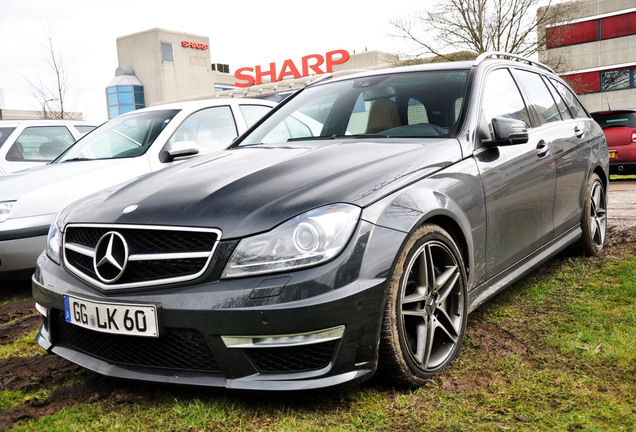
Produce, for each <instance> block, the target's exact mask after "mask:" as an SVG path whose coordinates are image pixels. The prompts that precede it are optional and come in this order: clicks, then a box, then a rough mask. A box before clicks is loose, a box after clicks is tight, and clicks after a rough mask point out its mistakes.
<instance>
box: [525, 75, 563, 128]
mask: <svg viewBox="0 0 636 432" xmlns="http://www.w3.org/2000/svg"><path fill="white" fill-rule="evenodd" d="M515 76H517V78H518V79H519V80H520V82H521V85H522V86H523V88H524V89H525V91H526V94H527V96H528V99H529V103H530V105H531V106H532V107H533V108H534V110H535V112H536V113H537V114H538V115H539V121H541V124H546V123H550V122H554V121H559V120H561V115H560V114H559V109H558V108H557V106H556V103H555V102H554V99H552V95H551V94H550V90H548V88H547V87H546V85H545V83H544V82H543V80H542V79H541V75H539V74H537V73H534V72H528V71H525V70H516V71H515Z"/></svg>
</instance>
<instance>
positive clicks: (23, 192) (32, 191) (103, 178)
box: [0, 157, 150, 219]
mask: <svg viewBox="0 0 636 432" xmlns="http://www.w3.org/2000/svg"><path fill="white" fill-rule="evenodd" d="M149 171H150V165H149V163H148V161H147V158H145V157H143V158H131V159H109V160H95V161H80V162H68V163H63V164H52V165H43V166H40V167H36V168H31V169H28V170H24V171H20V172H17V173H13V174H8V175H5V176H2V177H0V201H16V204H15V207H14V208H13V210H12V211H11V214H10V217H11V218H12V219H13V218H20V217H29V216H38V215H44V214H52V213H58V212H59V211H60V210H62V209H63V208H64V207H66V206H67V205H68V204H70V203H71V202H73V201H75V200H77V199H79V198H82V197H85V196H87V195H90V194H93V193H95V192H97V191H99V190H102V189H104V188H107V187H110V186H114V185H117V184H120V183H122V182H125V181H129V180H131V179H134V178H137V177H139V176H140V175H143V174H146V173H148V172H149Z"/></svg>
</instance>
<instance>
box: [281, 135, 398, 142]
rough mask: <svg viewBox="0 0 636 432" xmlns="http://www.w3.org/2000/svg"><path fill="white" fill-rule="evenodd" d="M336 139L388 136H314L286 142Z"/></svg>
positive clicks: (381, 136) (385, 136)
mask: <svg viewBox="0 0 636 432" xmlns="http://www.w3.org/2000/svg"><path fill="white" fill-rule="evenodd" d="M337 138H390V136H389V135H380V134H355V135H339V134H334V135H325V136H314V137H304V138H289V139H288V140H287V142H291V141H314V140H330V139H337Z"/></svg>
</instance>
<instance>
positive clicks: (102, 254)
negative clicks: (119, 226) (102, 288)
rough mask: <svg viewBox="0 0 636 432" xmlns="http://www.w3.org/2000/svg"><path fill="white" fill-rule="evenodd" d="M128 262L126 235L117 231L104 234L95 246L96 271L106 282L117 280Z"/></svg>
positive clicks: (94, 261)
mask: <svg viewBox="0 0 636 432" xmlns="http://www.w3.org/2000/svg"><path fill="white" fill-rule="evenodd" d="M126 264H128V244H127V243H126V239H124V236H122V235H121V234H119V233H118V232H115V231H109V232H107V233H106V234H104V235H103V236H102V237H101V238H100V239H99V241H98V242H97V246H96V247H95V256H94V258H93V267H94V269H95V273H96V274H97V276H98V277H99V278H100V279H101V281H102V282H105V283H113V282H115V281H117V280H118V279H119V278H120V277H121V276H122V275H123V274H124V271H125V270H126Z"/></svg>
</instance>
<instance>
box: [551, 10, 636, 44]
mask: <svg viewBox="0 0 636 432" xmlns="http://www.w3.org/2000/svg"><path fill="white" fill-rule="evenodd" d="M634 34H636V12H629V13H624V14H619V15H613V16H606V17H603V18H598V19H591V20H589V21H582V22H577V23H574V24H565V25H561V26H554V27H550V28H548V29H547V39H548V48H558V47H562V46H567V45H574V44H579V43H585V42H594V41H598V40H604V39H611V38H615V37H621V36H628V35H634Z"/></svg>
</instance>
